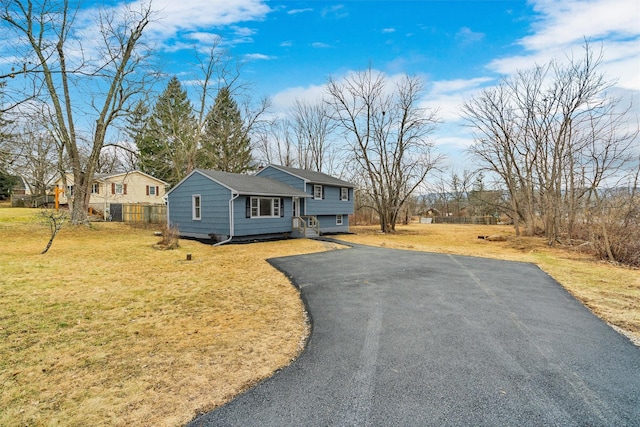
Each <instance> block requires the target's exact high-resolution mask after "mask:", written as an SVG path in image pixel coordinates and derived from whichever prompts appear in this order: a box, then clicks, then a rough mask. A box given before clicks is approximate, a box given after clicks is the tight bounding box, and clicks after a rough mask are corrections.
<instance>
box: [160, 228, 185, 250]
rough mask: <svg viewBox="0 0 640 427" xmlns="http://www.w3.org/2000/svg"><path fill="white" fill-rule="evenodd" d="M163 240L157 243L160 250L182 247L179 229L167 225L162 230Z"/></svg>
mask: <svg viewBox="0 0 640 427" xmlns="http://www.w3.org/2000/svg"><path fill="white" fill-rule="evenodd" d="M161 233H162V234H161V235H162V240H160V241H159V242H158V243H157V245H156V246H157V247H158V248H160V249H177V248H179V247H180V233H179V231H178V227H176V226H173V227H172V226H170V225H169V224H165V225H164V227H163V228H162V232H161Z"/></svg>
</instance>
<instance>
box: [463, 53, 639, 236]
mask: <svg viewBox="0 0 640 427" xmlns="http://www.w3.org/2000/svg"><path fill="white" fill-rule="evenodd" d="M601 61H602V55H601V54H600V55H595V54H594V52H593V51H592V50H591V48H590V46H589V44H588V43H585V46H584V55H583V57H581V58H573V57H571V58H567V61H565V63H561V62H559V61H556V60H554V61H550V62H549V63H547V64H545V65H542V66H536V67H534V68H533V69H531V70H526V71H521V72H519V73H517V74H516V75H515V76H514V77H513V78H510V79H507V80H505V81H503V82H502V83H501V84H500V85H498V86H497V87H493V88H488V89H485V90H484V91H482V92H481V93H480V94H479V95H477V96H475V97H473V98H472V99H471V100H469V101H468V102H466V103H465V104H464V105H463V107H462V111H463V116H464V117H465V119H466V120H467V123H468V125H469V126H470V127H472V128H473V129H474V131H475V143H474V144H473V146H472V147H471V148H470V149H469V151H470V152H471V153H472V154H473V155H474V156H475V157H476V159H478V160H479V161H480V163H481V164H482V167H483V169H485V170H488V171H491V172H492V173H494V174H496V175H497V176H499V177H500V179H501V180H502V182H503V184H504V186H505V187H506V189H507V191H508V193H509V196H510V200H511V210H512V214H511V215H512V217H513V219H514V223H515V227H516V234H518V233H519V231H520V221H522V220H523V221H524V222H525V224H526V227H527V228H526V231H527V233H528V234H534V233H536V232H537V231H538V230H540V231H541V232H542V233H544V235H545V236H546V238H547V241H548V243H549V244H550V245H553V244H554V243H555V242H557V241H560V238H561V234H564V233H567V235H568V236H569V237H570V238H571V236H572V234H573V229H574V225H575V221H576V215H577V212H578V209H579V207H580V206H581V205H584V203H585V197H586V195H587V194H589V191H590V189H595V188H596V187H598V186H599V185H601V184H602V182H603V179H604V178H605V177H606V176H608V175H611V173H612V172H613V171H616V173H617V172H618V171H620V168H621V167H622V165H624V164H625V163H626V162H627V160H628V155H629V148H630V146H631V144H632V142H633V141H634V140H635V138H636V135H637V129H635V130H633V129H632V130H629V129H627V128H626V127H625V125H624V123H625V120H626V118H625V117H626V115H625V112H622V113H614V112H615V111H616V109H617V100H615V99H611V98H608V97H606V94H605V91H606V90H607V89H608V88H609V87H610V86H611V85H612V82H611V81H609V80H607V79H606V77H605V76H604V75H603V74H602V73H601V72H600V71H599V65H600V63H601Z"/></svg>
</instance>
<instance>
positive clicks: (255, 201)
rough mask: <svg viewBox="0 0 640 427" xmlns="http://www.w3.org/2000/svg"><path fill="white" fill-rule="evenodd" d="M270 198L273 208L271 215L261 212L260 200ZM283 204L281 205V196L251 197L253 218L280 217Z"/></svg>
mask: <svg viewBox="0 0 640 427" xmlns="http://www.w3.org/2000/svg"><path fill="white" fill-rule="evenodd" d="M261 200H270V201H271V209H270V212H269V215H263V214H262V212H260V205H261V204H260V201H261ZM282 208H283V206H280V198H279V197H251V218H280V212H281V209H282Z"/></svg>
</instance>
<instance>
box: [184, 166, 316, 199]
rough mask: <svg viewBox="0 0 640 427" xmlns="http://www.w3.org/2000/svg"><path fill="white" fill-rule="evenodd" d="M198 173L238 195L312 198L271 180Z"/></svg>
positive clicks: (205, 171) (212, 172)
mask: <svg viewBox="0 0 640 427" xmlns="http://www.w3.org/2000/svg"><path fill="white" fill-rule="evenodd" d="M196 172H199V173H201V174H202V175H204V176H207V177H209V178H211V179H212V180H214V181H216V182H217V183H219V184H221V185H223V186H225V187H227V188H229V189H230V190H231V191H234V192H236V193H238V194H243V195H254V196H292V197H311V196H310V195H309V194H307V193H305V192H302V191H300V190H298V189H296V188H293V187H292V186H290V185H287V184H284V183H282V182H280V181H276V180H275V179H271V178H264V177H261V176H254V175H244V174H239V173H229V172H220V171H215V170H207V169H196Z"/></svg>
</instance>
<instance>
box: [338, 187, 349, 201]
mask: <svg viewBox="0 0 640 427" xmlns="http://www.w3.org/2000/svg"><path fill="white" fill-rule="evenodd" d="M340 200H342V201H348V200H349V189H348V188H345V187H343V188H341V189H340Z"/></svg>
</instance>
